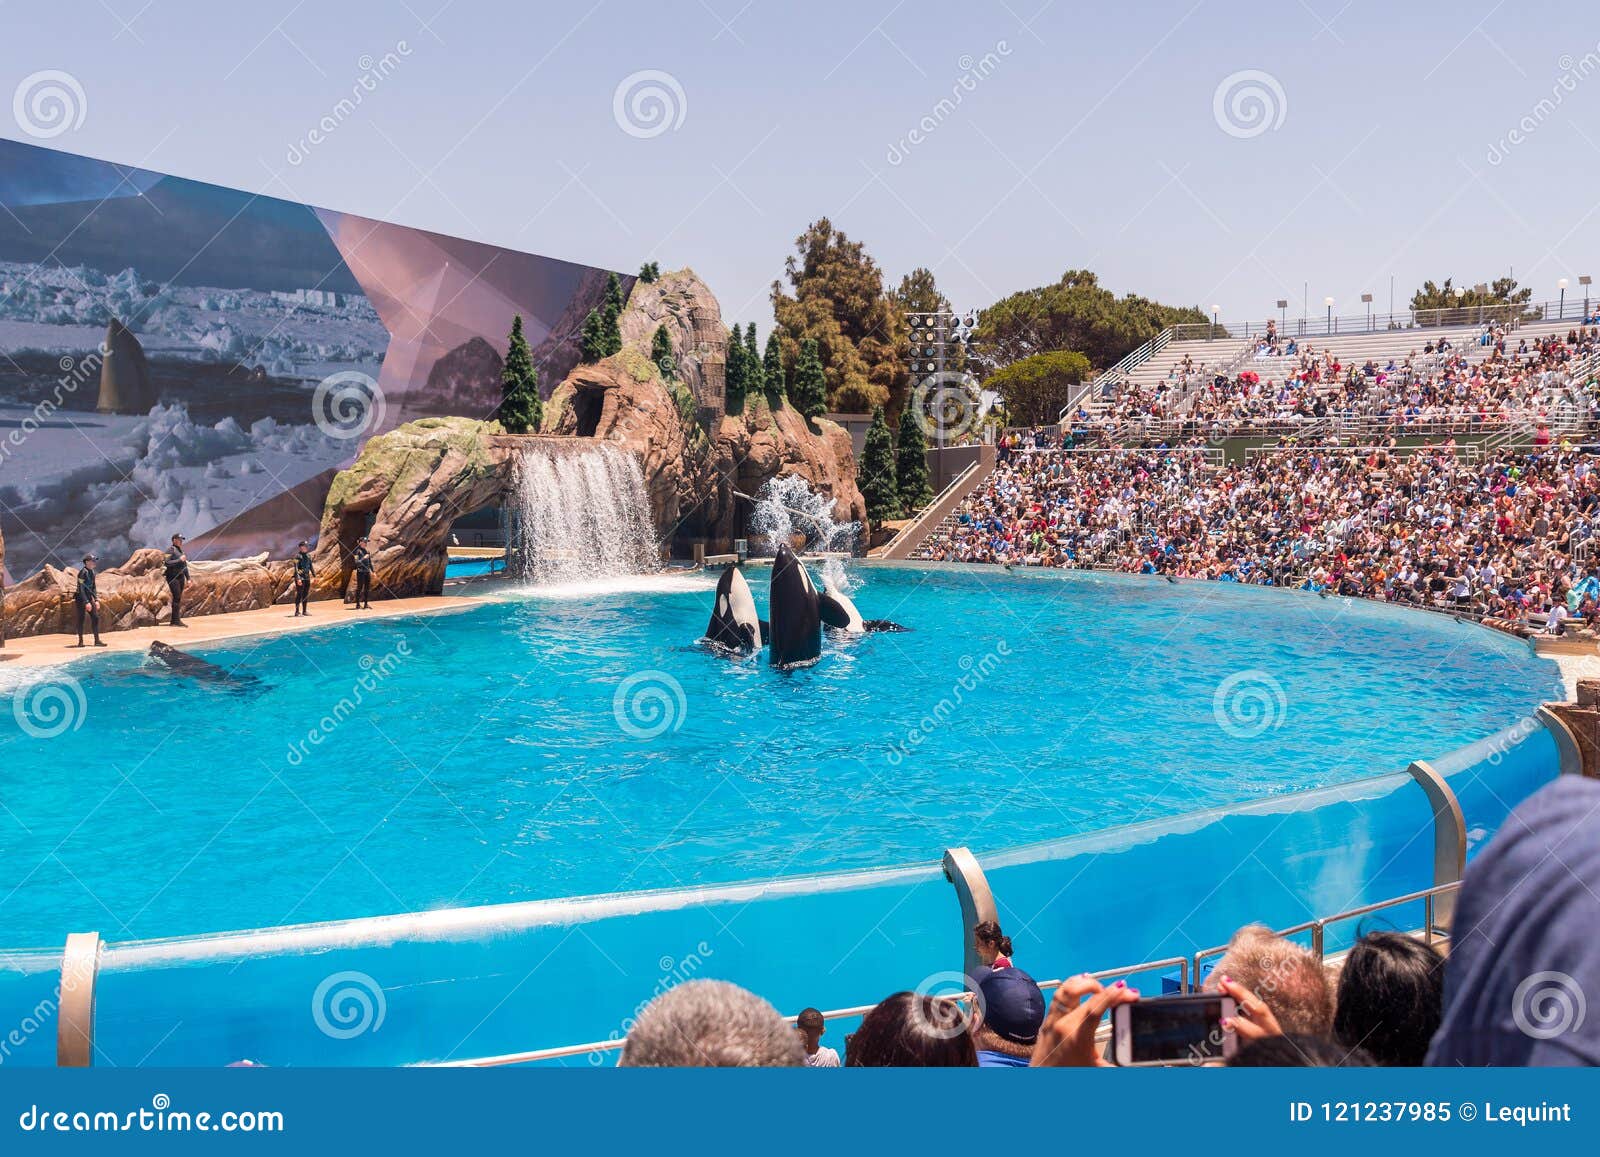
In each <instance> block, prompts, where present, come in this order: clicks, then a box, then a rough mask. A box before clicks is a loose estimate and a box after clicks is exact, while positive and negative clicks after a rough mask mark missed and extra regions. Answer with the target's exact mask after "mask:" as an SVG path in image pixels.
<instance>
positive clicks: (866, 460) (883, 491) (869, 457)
mask: <svg viewBox="0 0 1600 1157" xmlns="http://www.w3.org/2000/svg"><path fill="white" fill-rule="evenodd" d="M801 356H802V357H804V356H805V355H804V354H803V353H802V355H801ZM813 356H814V355H813ZM819 369H820V366H819ZM799 381H800V374H799V372H798V370H797V371H796V373H795V384H796V387H797V388H798V386H799ZM860 483H861V496H862V497H863V498H865V499H866V500H867V521H868V522H871V523H872V524H873V525H875V526H881V525H882V524H883V523H884V521H885V520H887V519H890V518H899V517H900V494H899V490H898V488H897V484H896V480H895V462H894V442H893V441H891V440H890V437H889V419H888V418H886V417H884V414H883V407H882V406H876V407H874V408H873V411H872V425H871V426H870V427H869V428H868V429H867V442H866V445H865V446H864V447H863V448H862V451H861V475H860Z"/></svg>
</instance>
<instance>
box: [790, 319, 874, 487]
mask: <svg viewBox="0 0 1600 1157" xmlns="http://www.w3.org/2000/svg"><path fill="white" fill-rule="evenodd" d="M827 391H828V381H827V378H825V377H824V376H823V373H822V358H821V357H819V356H818V354H817V341H816V339H815V338H810V337H808V338H806V339H805V340H804V341H802V342H801V343H800V360H799V361H797V362H795V364H794V382H793V384H792V385H791V386H790V390H789V396H790V400H791V401H793V402H794V408H795V409H797V410H799V411H800V412H801V413H802V414H804V415H805V416H806V417H808V418H820V417H822V415H823V414H825V413H826V412H827V409H828V399H827ZM885 422H886V423H887V419H885ZM884 429H885V432H887V429H888V427H887V425H885V427H884ZM891 472H892V471H891Z"/></svg>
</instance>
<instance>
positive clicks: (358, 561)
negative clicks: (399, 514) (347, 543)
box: [352, 535, 372, 611]
mask: <svg viewBox="0 0 1600 1157" xmlns="http://www.w3.org/2000/svg"><path fill="white" fill-rule="evenodd" d="M352 561H353V563H354V566H355V572H356V598H355V604H356V606H355V609H356V610H358V611H362V610H366V611H370V610H371V609H372V552H371V551H369V550H368V549H367V538H366V535H362V536H361V537H360V538H358V539H356V549H355V553H354V556H353V560H352Z"/></svg>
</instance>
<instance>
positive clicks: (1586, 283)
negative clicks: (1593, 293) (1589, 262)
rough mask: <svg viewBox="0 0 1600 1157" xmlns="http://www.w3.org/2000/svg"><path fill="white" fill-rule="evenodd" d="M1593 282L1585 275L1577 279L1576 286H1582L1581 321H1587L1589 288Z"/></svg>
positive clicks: (1592, 279)
mask: <svg viewBox="0 0 1600 1157" xmlns="http://www.w3.org/2000/svg"><path fill="white" fill-rule="evenodd" d="M1593 281H1594V278H1592V277H1590V276H1589V275H1588V274H1587V273H1584V274H1581V275H1579V277H1578V284H1579V285H1581V286H1583V320H1584V321H1588V320H1589V286H1590V284H1591V283H1592V282H1593Z"/></svg>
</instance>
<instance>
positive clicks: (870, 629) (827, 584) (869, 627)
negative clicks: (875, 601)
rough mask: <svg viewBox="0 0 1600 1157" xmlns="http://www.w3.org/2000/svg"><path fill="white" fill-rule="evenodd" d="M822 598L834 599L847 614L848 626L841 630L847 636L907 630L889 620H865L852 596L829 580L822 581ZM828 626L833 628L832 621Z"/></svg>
mask: <svg viewBox="0 0 1600 1157" xmlns="http://www.w3.org/2000/svg"><path fill="white" fill-rule="evenodd" d="M822 597H823V598H825V599H832V600H833V601H834V602H835V603H837V604H838V605H839V609H840V610H842V611H843V612H844V613H845V617H846V624H845V626H843V627H841V628H840V630H842V631H844V633H845V634H847V635H867V634H872V633H875V632H877V631H904V630H906V629H907V628H905V627H902V626H901V625H900V624H899V623H893V622H890V621H889V620H888V619H863V618H862V617H861V612H860V611H858V610H856V605H855V603H853V602H851V600H850V596H849V595H847V594H845V593H844V592H843V591H842V590H840V589H839V588H838V587H836V586H834V585H833V583H832V582H831V581H829V580H828V579H823V580H822ZM828 625H829V626H830V627H831V626H833V623H832V622H831V621H830V622H828Z"/></svg>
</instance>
